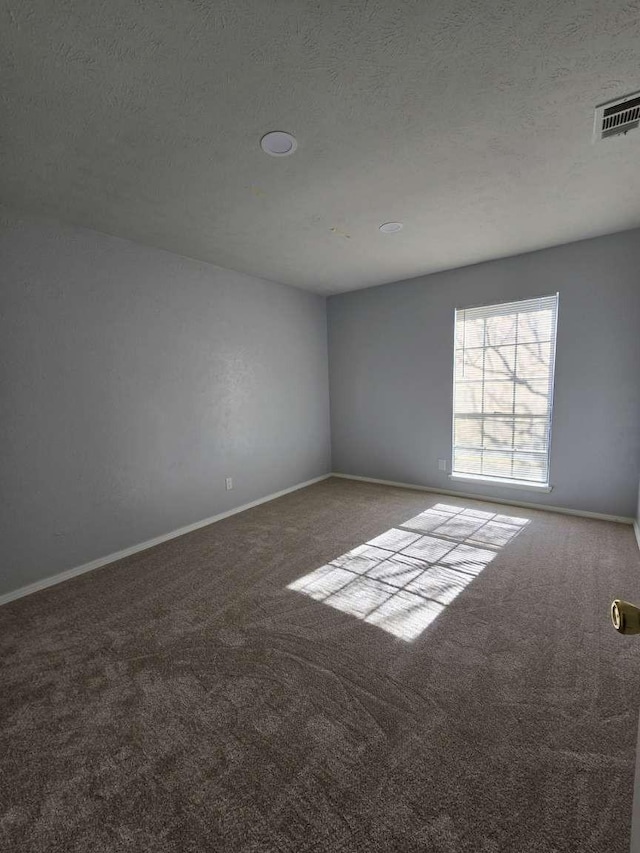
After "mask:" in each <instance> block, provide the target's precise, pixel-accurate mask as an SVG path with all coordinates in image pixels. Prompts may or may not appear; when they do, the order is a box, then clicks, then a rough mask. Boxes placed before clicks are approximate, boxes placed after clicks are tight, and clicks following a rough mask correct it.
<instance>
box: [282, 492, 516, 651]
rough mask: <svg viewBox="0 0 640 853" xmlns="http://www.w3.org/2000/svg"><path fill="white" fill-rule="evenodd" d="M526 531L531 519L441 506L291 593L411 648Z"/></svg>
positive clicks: (304, 580) (325, 568)
mask: <svg viewBox="0 0 640 853" xmlns="http://www.w3.org/2000/svg"><path fill="white" fill-rule="evenodd" d="M527 524H529V519H527V518H519V517H516V516H510V515H502V514H499V513H491V512H484V511H482V510H476V509H465V508H464V507H457V506H451V505H449V504H440V503H438V504H436V505H435V506H433V507H431V508H430V509H428V510H425V512H422V513H420V514H419V515H416V516H415V517H414V518H410V519H409V520H408V521H405V522H404V523H403V524H400V525H398V527H392V528H390V529H389V530H386V531H385V532H384V533H382V534H380V535H379V536H376V537H375V538H374V539H371V540H369V541H368V542H365V543H364V544H363V545H359V546H358V547H357V548H353V549H352V550H351V551H348V552H347V553H346V554H342V555H341V556H339V557H336V558H335V559H334V560H332V561H331V563H328V564H327V565H325V566H321V567H320V568H318V569H316V570H315V571H313V572H311V573H310V574H308V575H305V576H304V577H302V578H299V579H298V580H296V581H294V582H293V583H290V584H289V585H288V587H287V589H291V590H294V591H295V592H300V593H304V594H305V595H307V596H309V597H310V598H312V599H314V600H315V601H321V602H323V603H324V604H328V605H329V606H330V607H333V608H335V609H336V610H341V611H342V612H344V613H349V614H350V615H352V616H356V617H357V618H358V619H361V620H363V621H364V622H367V623H369V624H370V625H377V626H378V627H379V628H383V629H384V630H385V631H388V632H389V633H390V634H393V635H394V636H396V637H399V638H400V639H402V640H405V641H407V642H410V641H411V640H414V639H415V638H416V637H418V636H419V635H420V634H421V633H422V632H423V631H424V630H425V628H427V627H428V626H429V625H430V624H431V623H432V622H433V621H434V619H437V617H438V616H439V615H440V613H442V611H443V610H444V609H445V608H446V607H447V606H448V605H449V604H451V602H452V601H453V600H454V599H455V598H456V597H457V596H458V595H459V594H460V593H461V592H462V590H463V589H464V588H465V587H466V586H467V585H468V584H470V583H471V582H472V581H473V580H474V578H476V577H477V576H478V575H479V574H480V572H482V570H483V569H484V568H485V567H486V566H488V565H489V563H490V562H491V561H492V560H493V559H494V557H495V556H496V554H497V553H498V552H499V551H500V549H501V548H503V547H504V546H505V545H507V544H508V543H509V542H511V541H512V540H513V539H514V538H515V537H516V536H517V535H518V534H519V533H520V532H521V531H522V530H523V528H524V527H526V525H527Z"/></svg>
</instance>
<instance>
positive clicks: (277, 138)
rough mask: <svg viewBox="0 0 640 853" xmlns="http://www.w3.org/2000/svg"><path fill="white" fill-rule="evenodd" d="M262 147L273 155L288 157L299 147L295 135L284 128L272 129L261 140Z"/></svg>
mask: <svg viewBox="0 0 640 853" xmlns="http://www.w3.org/2000/svg"><path fill="white" fill-rule="evenodd" d="M260 147H261V148H262V150H263V151H264V152H265V154H269V155H271V157H288V156H289V154H293V152H294V151H295V150H296V148H297V147H298V143H297V142H296V139H295V137H293V136H291V134H290V133H286V132H285V131H284V130H272V131H271V132H270V133H266V134H265V135H264V136H263V137H262V139H261V140H260Z"/></svg>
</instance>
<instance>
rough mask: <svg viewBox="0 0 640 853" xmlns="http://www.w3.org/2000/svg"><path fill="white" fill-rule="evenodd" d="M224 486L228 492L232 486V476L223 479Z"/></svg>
mask: <svg viewBox="0 0 640 853" xmlns="http://www.w3.org/2000/svg"><path fill="white" fill-rule="evenodd" d="M224 485H225V488H226V490H227V491H228V492H230V491H231V489H232V488H233V477H227V478H226V479H225V481H224Z"/></svg>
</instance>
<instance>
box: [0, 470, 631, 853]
mask: <svg viewBox="0 0 640 853" xmlns="http://www.w3.org/2000/svg"><path fill="white" fill-rule="evenodd" d="M389 530H391V532H387V531H389ZM372 540H374V541H373V544H371V545H365V547H363V548H359V547H358V546H361V545H363V544H364V543H367V542H371V541H372ZM354 549H356V553H351V552H352V551H353V550H354ZM618 596H619V597H626V598H629V599H631V600H632V601H633V600H640V556H639V553H638V549H637V545H636V543H635V540H634V536H633V533H632V531H631V529H630V528H628V527H624V526H622V525H616V524H612V523H607V522H600V521H591V520H585V519H580V518H571V517H568V516H560V515H553V514H551V513H543V512H536V511H529V510H522V509H514V508H508V507H504V506H496V505H491V504H484V503H479V502H476V501H468V500H463V499H456V498H449V497H447V498H444V497H442V496H437V495H430V494H425V493H419V492H411V491H406V490H401V489H393V488H387V487H382V486H374V485H365V484H359V483H354V482H348V481H343V480H328V481H325V482H322V483H319V484H317V485H315V486H312V487H310V488H308V489H305V490H304V491H300V492H296V493H293V494H291V495H288V496H286V497H284V498H281V499H279V500H277V501H273V502H271V503H269V504H265V505H263V506H261V507H258V508H256V509H253V510H250V511H248V512H246V513H243V514H241V515H238V516H235V517H233V518H230V519H227V520H226V521H223V522H220V523H218V524H215V525H212V526H211V527H208V528H204V529H202V530H200V531H197V532H195V533H192V534H189V535H188V536H185V537H182V538H181V539H178V540H174V541H172V542H169V543H166V544H164V545H160V546H158V547H156V548H154V549H152V550H149V551H146V552H144V553H141V554H138V555H136V556H133V557H129V558H127V559H125V560H122V561H121V562H119V563H117V564H113V565H112V566H109V567H106V568H104V569H101V570H98V571H95V572H92V573H89V574H87V575H84V576H82V577H79V578H76V579H75V580H72V581H69V582H67V583H65V584H61V585H59V586H57V587H53V588H51V589H49V590H46V591H44V592H41V593H38V594H35V595H32V596H30V597H28V598H24V599H21V600H19V601H16V602H14V603H12V604H10V605H7V606H5V607H3V608H1V609H0V648H1V653H2V681H1V688H0V730H1V735H2V742H1V744H0V749H1V753H0V770H1V776H0V798H1V804H0V814H1V823H0V827H1V828H0V847H1V848H2V850H4V851H21V853H31V851H34V853H40V851H77V853H98V851H100V853H107V851H109V853H120V851H153V852H154V853H164V851H181V853H182V852H184V853H188V851H193V853H196V851H197V853H203V851H234V853H259V851H283V852H284V851H287V853H288V852H289V851H291V853H293V851H296V853H297V851H318V852H319V851H332V853H347V851H354V853H355V851H358V853H361V851H367V853H383V851H384V853H387V851H406V853H410V851H438V853H440V851H441V853H454V851H455V853H465V851H469V853H471V852H473V853H503V851H517V853H552V851H553V853H565V851H566V852H567V853H569V851H571V853H577V851H581V853H586V851H593V853H604V851H607V853H627V849H628V837H629V822H630V814H631V797H632V786H633V761H634V754H635V739H636V723H637V714H638V704H639V702H640V690H639V689H638V688H639V687H640V638H639V639H634V638H633V637H631V638H625V637H621V636H619V635H617V634H616V633H615V632H614V631H613V629H612V628H611V627H610V625H609V621H608V620H609V616H608V608H609V604H610V601H611V599H612V598H613V597H618Z"/></svg>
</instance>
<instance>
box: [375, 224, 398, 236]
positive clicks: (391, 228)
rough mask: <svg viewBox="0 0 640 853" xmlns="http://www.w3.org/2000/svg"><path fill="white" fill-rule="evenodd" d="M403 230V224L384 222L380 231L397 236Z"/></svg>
mask: <svg viewBox="0 0 640 853" xmlns="http://www.w3.org/2000/svg"><path fill="white" fill-rule="evenodd" d="M402 228H403V225H402V222H384V223H383V224H382V225H381V226H380V228H379V229H378V230H379V231H382V233H383V234H397V233H398V231H402Z"/></svg>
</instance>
